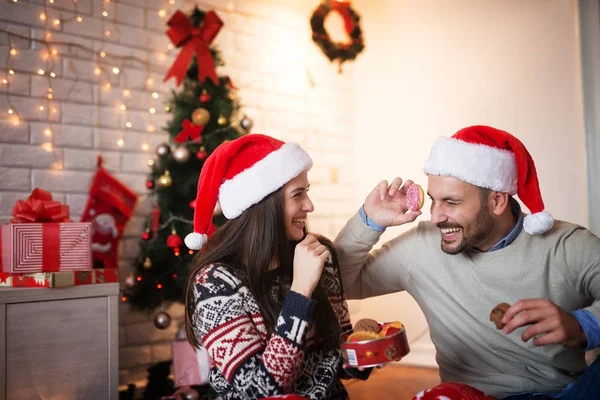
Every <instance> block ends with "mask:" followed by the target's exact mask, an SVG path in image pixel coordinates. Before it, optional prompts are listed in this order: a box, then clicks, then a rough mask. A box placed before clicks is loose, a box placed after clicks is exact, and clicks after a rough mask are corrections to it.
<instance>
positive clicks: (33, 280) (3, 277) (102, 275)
mask: <svg viewBox="0 0 600 400" xmlns="http://www.w3.org/2000/svg"><path fill="white" fill-rule="evenodd" d="M118 281H119V275H118V272H117V270H116V269H114V268H111V269H94V270H91V271H59V272H37V273H33V274H13V273H8V272H0V287H51V288H60V287H69V286H78V285H94V284H100V283H111V282H118Z"/></svg>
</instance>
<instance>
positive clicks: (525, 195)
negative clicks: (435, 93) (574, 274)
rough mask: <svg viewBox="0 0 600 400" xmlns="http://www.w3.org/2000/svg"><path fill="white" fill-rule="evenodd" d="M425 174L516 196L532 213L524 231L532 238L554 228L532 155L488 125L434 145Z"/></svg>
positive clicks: (505, 133)
mask: <svg viewBox="0 0 600 400" xmlns="http://www.w3.org/2000/svg"><path fill="white" fill-rule="evenodd" d="M424 171H425V173H426V174H428V175H442V176H452V177H455V178H458V179H460V180H461V181H464V182H468V183H470V184H472V185H475V186H479V187H482V188H487V189H491V190H496V191H499V192H505V193H508V194H510V195H515V194H516V195H518V196H519V198H520V199H521V201H522V202H523V203H524V204H525V206H527V208H529V211H531V214H530V215H528V216H526V217H525V221H524V223H523V228H524V229H525V231H526V232H527V233H530V234H532V235H535V234H539V233H544V232H546V231H547V230H548V229H550V228H552V225H554V219H553V218H552V215H550V213H548V212H547V211H545V209H544V202H543V201H542V194H541V192H540V185H539V182H538V178H537V172H536V170H535V165H534V163H533V159H532V158H531V155H530V154H529V152H528V151H527V149H526V148H525V146H524V145H523V143H521V141H520V140H519V139H517V138H516V137H514V136H512V135H511V134H509V133H508V132H504V131H501V130H499V129H495V128H492V127H489V126H483V125H477V126H470V127H467V128H464V129H461V130H460V131H458V132H456V133H455V134H454V135H453V136H452V137H451V138H447V137H441V138H439V139H438V140H437V141H436V142H435V143H434V145H433V148H432V149H431V153H430V154H429V159H428V160H427V162H426V163H425V167H424Z"/></svg>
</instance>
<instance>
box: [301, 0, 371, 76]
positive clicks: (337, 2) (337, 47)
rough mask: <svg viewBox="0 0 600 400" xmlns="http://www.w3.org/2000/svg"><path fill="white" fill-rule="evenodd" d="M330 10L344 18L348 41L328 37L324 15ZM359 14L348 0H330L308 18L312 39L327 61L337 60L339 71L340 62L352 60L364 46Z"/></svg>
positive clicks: (340, 67) (340, 69) (340, 68)
mask: <svg viewBox="0 0 600 400" xmlns="http://www.w3.org/2000/svg"><path fill="white" fill-rule="evenodd" d="M331 11H337V12H338V13H340V14H341V15H342V18H344V28H345V30H346V32H347V33H348V35H350V40H351V42H350V43H335V42H333V41H332V40H331V37H329V34H328V33H327V31H326V30H325V27H324V22H325V17H326V16H327V14H329V13H330V12H331ZM359 21H360V16H359V15H358V14H357V13H356V11H354V10H353V9H352V7H351V6H350V3H349V2H348V1H342V0H332V1H325V2H323V3H322V4H320V5H319V6H318V7H317V8H316V9H315V11H314V12H313V14H312V17H311V18H310V26H311V28H312V39H313V41H314V42H315V43H316V44H317V46H319V48H320V49H321V50H322V51H323V53H325V55H326V56H327V58H328V59H329V61H331V62H333V61H336V60H337V61H338V63H339V71H340V72H341V71H342V64H343V63H344V62H346V61H348V60H354V59H355V58H356V56H357V55H358V54H359V53H360V52H361V51H362V50H363V49H364V48H365V44H364V41H363V37H362V30H361V29H360V25H359Z"/></svg>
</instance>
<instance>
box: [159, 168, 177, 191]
mask: <svg viewBox="0 0 600 400" xmlns="http://www.w3.org/2000/svg"><path fill="white" fill-rule="evenodd" d="M158 184H159V185H160V187H163V188H168V187H169V186H171V185H172V184H173V179H172V178H171V174H170V173H169V170H166V171H165V173H164V175H161V176H160V177H159V178H158Z"/></svg>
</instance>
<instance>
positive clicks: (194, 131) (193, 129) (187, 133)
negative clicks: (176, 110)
mask: <svg viewBox="0 0 600 400" xmlns="http://www.w3.org/2000/svg"><path fill="white" fill-rule="evenodd" d="M181 126H182V127H183V129H182V130H181V132H179V133H178V134H177V136H175V143H184V142H185V141H186V140H188V138H189V140H192V141H194V140H195V141H197V142H199V143H202V136H200V135H202V131H203V130H204V125H194V124H193V123H192V121H190V120H189V119H184V120H183V122H182V123H181ZM197 139H200V140H197Z"/></svg>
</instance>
